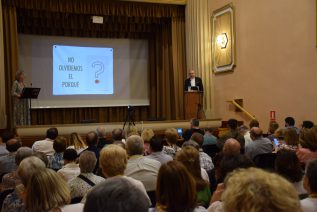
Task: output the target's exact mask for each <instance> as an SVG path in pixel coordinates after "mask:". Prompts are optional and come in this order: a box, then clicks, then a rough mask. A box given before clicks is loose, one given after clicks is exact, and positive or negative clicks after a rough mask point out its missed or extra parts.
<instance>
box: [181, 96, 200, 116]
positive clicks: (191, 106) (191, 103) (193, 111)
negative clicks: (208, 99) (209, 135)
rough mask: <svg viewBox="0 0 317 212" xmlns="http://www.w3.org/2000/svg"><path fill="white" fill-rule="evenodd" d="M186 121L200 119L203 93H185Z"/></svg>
mask: <svg viewBox="0 0 317 212" xmlns="http://www.w3.org/2000/svg"><path fill="white" fill-rule="evenodd" d="M184 105H185V119H187V120H189V119H192V118H197V119H200V118H202V117H200V116H201V114H200V111H201V110H202V107H203V92H201V91H185V102H184Z"/></svg>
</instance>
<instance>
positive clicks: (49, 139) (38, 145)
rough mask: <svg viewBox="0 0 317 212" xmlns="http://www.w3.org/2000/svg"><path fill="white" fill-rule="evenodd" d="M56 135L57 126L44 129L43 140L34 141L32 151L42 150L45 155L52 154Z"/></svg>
mask: <svg viewBox="0 0 317 212" xmlns="http://www.w3.org/2000/svg"><path fill="white" fill-rule="evenodd" d="M57 136H58V130H57V128H55V127H54V128H49V129H48V130H47V131H46V138H45V139H44V140H40V141H35V142H34V144H33V146H32V149H33V151H34V152H43V153H44V154H46V156H49V155H53V154H54V152H55V151H54V149H53V142H54V140H55V139H56V137H57Z"/></svg>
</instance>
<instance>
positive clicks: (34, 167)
mask: <svg viewBox="0 0 317 212" xmlns="http://www.w3.org/2000/svg"><path fill="white" fill-rule="evenodd" d="M39 169H45V164H44V163H43V161H42V160H40V159H39V158H37V157H34V156H30V157H27V158H25V159H24V160H22V161H21V163H20V164H19V167H18V170H17V173H18V176H19V177H20V179H21V183H22V184H19V185H17V186H16V187H15V189H14V191H13V192H12V193H11V194H9V195H8V196H7V197H6V198H5V200H4V202H3V205H2V210H1V211H3V212H4V211H24V206H25V204H24V201H23V200H24V199H25V190H26V188H27V186H28V183H29V180H30V178H31V176H32V175H33V174H34V173H35V172H36V171H38V170H39Z"/></svg>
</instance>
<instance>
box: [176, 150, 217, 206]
mask: <svg viewBox="0 0 317 212" xmlns="http://www.w3.org/2000/svg"><path fill="white" fill-rule="evenodd" d="M176 160H177V161H179V162H181V163H182V164H183V165H184V166H185V167H186V168H187V170H188V172H189V173H191V175H192V176H193V178H194V180H195V184H196V191H197V203H198V205H201V206H203V207H208V205H209V201H210V197H211V192H210V188H209V183H208V182H207V181H205V180H204V179H203V178H202V175H201V168H200V160H199V152H198V151H197V149H195V148H194V147H191V146H186V147H183V148H182V150H181V151H179V152H177V154H176Z"/></svg>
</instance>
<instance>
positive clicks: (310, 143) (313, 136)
mask: <svg viewBox="0 0 317 212" xmlns="http://www.w3.org/2000/svg"><path fill="white" fill-rule="evenodd" d="M299 142H300V145H301V146H302V148H306V149H310V150H311V151H313V152H315V151H317V127H313V128H311V129H302V130H301V133H300V136H299Z"/></svg>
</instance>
